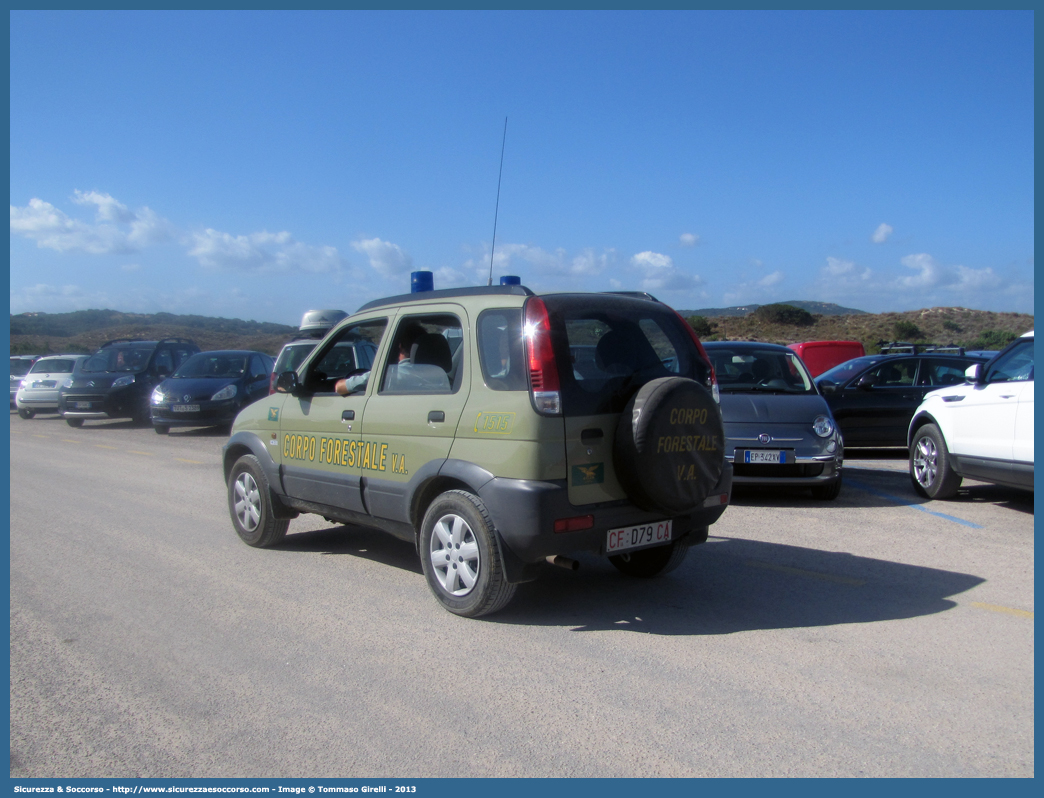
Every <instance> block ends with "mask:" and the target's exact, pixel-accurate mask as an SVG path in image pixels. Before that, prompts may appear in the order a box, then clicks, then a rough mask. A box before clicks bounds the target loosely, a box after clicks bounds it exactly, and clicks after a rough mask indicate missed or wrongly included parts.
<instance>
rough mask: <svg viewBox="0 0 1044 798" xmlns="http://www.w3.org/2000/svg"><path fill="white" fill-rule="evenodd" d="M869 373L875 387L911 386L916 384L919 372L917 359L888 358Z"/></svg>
mask: <svg viewBox="0 0 1044 798" xmlns="http://www.w3.org/2000/svg"><path fill="white" fill-rule="evenodd" d="M867 374H868V375H870V376H871V377H872V379H873V385H874V387H875V388H902V387H906V386H910V385H913V384H914V376H915V375H916V374H917V361H916V360H886V361H885V362H884V363H882V364H881V365H880V366H878V367H877V368H875V369H872V370H871V371H868V372H867ZM860 381H862V378H860Z"/></svg>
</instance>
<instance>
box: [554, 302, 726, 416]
mask: <svg viewBox="0 0 1044 798" xmlns="http://www.w3.org/2000/svg"><path fill="white" fill-rule="evenodd" d="M542 299H543V300H544V304H545V305H546V306H547V312H548V316H549V318H550V322H551V330H552V341H553V346H554V349H555V360H556V361H557V363H558V376H559V381H560V383H561V393H562V411H563V413H564V414H565V415H567V416H587V415H598V414H601V413H619V412H620V411H622V410H623V408H624V406H625V405H626V404H627V401H628V400H629V399H630V398H631V396H632V395H633V394H634V392H635V391H637V390H638V388H639V387H640V386H642V385H644V384H645V383H647V382H649V381H651V380H655V379H658V378H659V377H672V376H674V377H687V378H689V379H693V380H696V381H697V382H699V383H701V384H703V385H707V384H709V377H710V369H709V367H708V364H707V363H706V362H705V361H704V360H703V358H702V357H701V356H700V353H699V351H698V350H697V349H696V345H695V343H693V340H692V336H691V334H690V332H689V331H688V330H686V329H685V326H684V322H682V321H681V319H679V318H678V316H677V314H676V313H675V312H674V311H673V310H671V309H670V308H669V307H667V306H666V305H662V304H660V303H657V302H651V301H642V300H635V299H631V298H626V297H617V296H613V295H611V294H591V295H586V294H585V295H576V294H573V295H567V294H564V295H560V296H555V295H552V296H545V297H542Z"/></svg>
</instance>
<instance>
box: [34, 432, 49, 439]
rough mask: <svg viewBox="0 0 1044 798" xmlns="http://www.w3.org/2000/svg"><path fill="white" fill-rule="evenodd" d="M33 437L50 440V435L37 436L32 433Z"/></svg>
mask: <svg viewBox="0 0 1044 798" xmlns="http://www.w3.org/2000/svg"><path fill="white" fill-rule="evenodd" d="M33 437H34V438H50V437H51V436H50V435H37V434H36V433H35V432H34V433H33Z"/></svg>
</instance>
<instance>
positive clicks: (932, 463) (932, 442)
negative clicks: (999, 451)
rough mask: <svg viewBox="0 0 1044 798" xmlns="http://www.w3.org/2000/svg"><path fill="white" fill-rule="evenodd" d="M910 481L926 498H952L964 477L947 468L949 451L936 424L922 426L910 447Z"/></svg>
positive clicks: (948, 465) (949, 467)
mask: <svg viewBox="0 0 1044 798" xmlns="http://www.w3.org/2000/svg"><path fill="white" fill-rule="evenodd" d="M910 481H911V482H912V483H913V487H914V490H915V491H917V493H918V494H919V495H921V496H924V497H925V498H926V499H951V498H953V497H954V496H956V495H957V489H958V488H959V487H960V486H961V482H962V481H963V478H962V477H961V475H960V474H958V473H957V472H956V471H954V470H953V468H952V466H951V465H950V451H949V449H947V448H946V441H945V440H944V439H943V435H942V432H941V431H940V430H939V428H938V427H937V426H935V424H925V425H924V426H923V427H921V428H920V429H918V430H917V432H916V433H915V434H914V438H913V441H912V442H911V445H910Z"/></svg>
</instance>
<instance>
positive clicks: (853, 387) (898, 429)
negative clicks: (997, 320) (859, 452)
mask: <svg viewBox="0 0 1044 798" xmlns="http://www.w3.org/2000/svg"><path fill="white" fill-rule="evenodd" d="M985 362H986V358H983V357H976V356H971V355H968V354H964V355H958V354H934V353H928V352H923V353H920V354H910V355H867V356H866V357H857V358H853V359H852V360H849V361H847V362H845V363H842V364H840V365H839V366H834V368H832V369H830V370H829V371H825V372H823V373H822V374H820V375H819V376H818V377H816V385H817V386H818V387H819V390H820V393H822V394H823V397H824V398H825V399H826V401H827V404H828V405H830V411H831V412H832V413H833V415H834V420H835V421H836V422H837V425H838V427H840V428H841V436H842V437H843V438H844V444H845V446H847V447H853V446H902V447H904V448H905V447H906V445H907V443H906V433H907V430H908V428H909V426H910V420H911V419H912V418H913V414H914V411H915V410H916V409H917V407H918V406H919V405H920V404H921V402H922V401H923V400H924V396H925V394H927V393H928V392H929V391H934V390H936V389H937V388H942V387H944V386H947V385H958V384H960V383H963V382H964V371H965V369H967V368H968V366H971V365H972V364H974V363H985Z"/></svg>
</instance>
